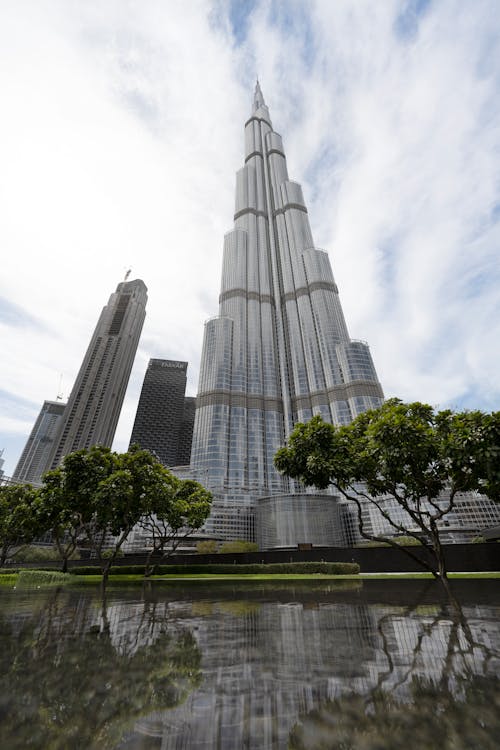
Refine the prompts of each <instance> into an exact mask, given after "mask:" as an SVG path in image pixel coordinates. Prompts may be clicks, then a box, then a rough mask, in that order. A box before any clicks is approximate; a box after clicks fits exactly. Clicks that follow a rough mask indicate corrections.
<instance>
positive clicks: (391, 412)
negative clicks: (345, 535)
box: [275, 399, 500, 575]
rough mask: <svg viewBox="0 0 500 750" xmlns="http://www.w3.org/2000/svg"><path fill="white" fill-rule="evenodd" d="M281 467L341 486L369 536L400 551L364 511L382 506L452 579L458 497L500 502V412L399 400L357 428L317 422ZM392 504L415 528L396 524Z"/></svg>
mask: <svg viewBox="0 0 500 750" xmlns="http://www.w3.org/2000/svg"><path fill="white" fill-rule="evenodd" d="M275 465H276V467H277V469H278V470H279V471H280V472H281V473H283V474H286V475H288V476H290V477H293V478H295V479H298V480H300V481H301V482H303V483H304V484H305V485H312V486H316V487H320V488H326V487H328V486H329V485H333V486H334V487H335V488H336V489H337V490H338V491H339V492H340V493H341V494H342V495H343V496H344V497H346V498H348V499H349V500H351V501H353V502H355V503H356V505H357V508H358V520H359V527H360V532H361V534H362V535H363V536H365V537H366V538H369V539H380V538H383V540H384V541H387V542H388V543H393V544H394V542H393V541H392V540H391V538H390V537H380V536H375V535H373V534H369V533H367V531H366V529H365V528H364V526H363V516H362V503H363V502H364V503H369V504H370V505H371V506H375V507H376V509H377V510H378V511H379V512H380V513H381V515H382V516H383V517H384V518H385V520H386V522H387V523H388V524H389V525H390V526H391V527H392V530H393V533H394V534H398V533H399V534H401V533H403V534H411V535H413V536H416V537H418V538H419V539H420V540H421V541H422V543H423V544H424V546H426V547H427V549H428V550H429V552H430V553H431V554H432V556H433V557H434V558H435V560H436V561H437V568H436V567H433V568H432V570H433V572H434V573H435V574H440V575H446V571H445V569H444V559H443V554H442V549H441V543H440V539H439V528H438V523H439V521H441V519H443V518H444V516H446V514H447V513H449V512H450V511H451V510H452V508H453V507H454V505H455V498H456V494H457V492H467V491H474V490H477V491H480V492H482V493H483V494H485V495H487V496H488V497H490V498H491V499H493V500H495V501H496V502H498V501H500V412H494V413H491V414H486V413H484V412H481V411H470V412H467V411H464V412H457V413H455V412H452V411H450V410H446V411H435V410H434V409H433V407H432V406H429V405H428V404H422V403H420V402H415V403H410V404H405V403H403V402H402V401H400V400H398V399H391V400H389V401H386V402H385V403H384V404H383V405H382V406H381V407H380V408H379V409H374V410H370V411H366V412H364V413H363V414H360V415H359V416H358V417H357V418H356V419H354V420H353V421H352V422H351V423H350V424H349V425H344V426H340V427H338V426H335V425H332V424H329V423H327V422H324V421H323V420H322V419H321V417H320V416H315V417H313V418H312V419H311V420H310V421H309V422H307V423H306V424H302V423H300V424H297V425H296V427H295V429H294V431H293V432H292V434H291V436H290V439H289V440H288V444H287V446H286V447H284V448H281V449H280V450H279V451H278V452H277V453H276V456H275ZM388 498H390V499H391V500H392V501H395V502H396V503H397V504H398V505H399V506H400V507H401V508H402V509H403V510H404V511H405V513H406V514H407V517H408V522H403V521H401V520H399V521H396V520H395V519H394V517H393V516H391V514H390V513H389V512H388V511H387V510H386V506H387V502H386V501H387V499H388ZM414 529H416V530H417V531H416V533H415V532H414ZM408 554H410V556H412V557H415V555H414V554H413V553H412V552H411V551H408Z"/></svg>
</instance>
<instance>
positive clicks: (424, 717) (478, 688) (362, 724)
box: [288, 676, 500, 750]
mask: <svg viewBox="0 0 500 750" xmlns="http://www.w3.org/2000/svg"><path fill="white" fill-rule="evenodd" d="M495 691H497V695H498V680H497V678H496V677H494V676H489V677H486V676H475V677H472V678H471V679H470V680H469V681H468V682H467V683H466V684H465V685H464V687H463V692H462V694H461V696H460V698H459V699H457V697H456V694H455V691H454V690H452V689H450V688H448V689H443V688H442V686H440V685H435V684H433V683H431V682H426V681H423V680H419V679H415V680H414V681H412V683H411V699H410V700H409V701H402V700H397V699H396V698H393V697H392V695H390V694H388V693H386V692H384V691H382V690H378V691H377V692H375V693H373V694H372V695H371V696H370V701H369V704H368V705H367V702H366V699H365V698H363V696H360V695H346V696H344V697H343V698H339V699H338V700H335V701H329V702H327V703H325V704H323V705H322V706H321V707H320V708H319V709H317V710H314V711H311V712H310V713H309V714H307V716H305V717H304V718H303V719H302V721H301V723H300V724H297V725H296V726H295V727H294V728H293V730H292V732H291V734H290V742H289V746H288V747H289V750H306V749H307V750H333V749H334V748H339V750H340V749H341V750H375V749H376V750H379V749H380V748H384V750H401V748H419V750H433V749H434V748H436V749H437V748H439V750H472V749H473V748H474V749H476V750H497V748H498V738H499V737H500V712H499V708H500V705H499V703H500V701H498V700H497V701H496V702H495V701H494V700H492V699H491V696H492V695H494V694H495Z"/></svg>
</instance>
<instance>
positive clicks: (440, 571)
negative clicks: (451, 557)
mask: <svg viewBox="0 0 500 750" xmlns="http://www.w3.org/2000/svg"><path fill="white" fill-rule="evenodd" d="M430 527H431V528H430V531H431V536H432V548H433V550H434V555H435V556H436V562H437V571H436V572H437V577H438V578H439V579H440V580H441V581H445V580H446V579H447V578H448V573H447V571H446V561H445V559H444V549H443V545H442V544H441V539H440V538H439V530H438V527H437V524H436V521H435V520H434V519H431V523H430Z"/></svg>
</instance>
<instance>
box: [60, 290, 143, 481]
mask: <svg viewBox="0 0 500 750" xmlns="http://www.w3.org/2000/svg"><path fill="white" fill-rule="evenodd" d="M147 299H148V297H147V287H146V285H145V284H144V282H143V281H141V280H140V279H136V280H135V281H123V282H122V283H121V284H118V286H117V288H116V292H114V293H113V294H112V295H111V297H110V298H109V302H108V304H107V305H106V307H104V309H103V311H102V313H101V316H100V318H99V320H98V323H97V326H96V329H95V331H94V335H93V336H92V339H91V341H90V344H89V347H88V349H87V353H86V354H85V357H84V360H83V362H82V366H81V367H80V371H79V373H78V376H77V378H76V381H75V384H74V386H73V390H72V391H71V395H70V397H69V399H68V404H67V406H66V409H65V410H64V414H63V416H62V419H61V424H60V427H59V432H58V436H57V439H56V440H55V442H54V446H53V449H52V451H51V456H50V467H51V468H55V467H56V466H58V465H59V464H60V462H61V460H62V458H63V457H64V456H66V455H67V454H68V453H72V452H73V451H76V450H80V449H81V448H90V447H91V446H92V445H104V446H111V444H112V442H113V438H114V435H115V430H116V425H117V423H118V418H119V416H120V411H121V408H122V404H123V399H124V397H125V391H126V389H127V384H128V379H129V377H130V371H131V370H132V365H133V362H134V358H135V353H136V351H137V345H138V343H139V337H140V335H141V331H142V326H143V323H144V318H145V316H146V302H147Z"/></svg>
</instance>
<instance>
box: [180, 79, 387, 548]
mask: <svg viewBox="0 0 500 750" xmlns="http://www.w3.org/2000/svg"><path fill="white" fill-rule="evenodd" d="M382 400H383V393H382V389H381V386H380V384H379V382H378V379H377V375H376V372H375V368H374V365H373V362H372V358H371V355H370V351H369V348H368V346H367V344H366V343H364V342H362V341H354V340H352V339H351V338H350V337H349V333H348V331H347V326H346V323H345V320H344V315H343V312H342V308H341V305H340V301H339V295H338V289H337V286H336V284H335V281H334V278H333V274H332V270H331V267H330V261H329V258H328V255H327V254H326V252H324V251H322V250H318V249H317V248H315V247H314V243H313V239H312V235H311V229H310V226H309V219H308V215H307V208H306V206H305V203H304V198H303V195H302V189H301V187H300V185H299V184H297V183H296V182H292V181H290V180H289V178H288V172H287V165H286V159H285V154H284V151H283V143H282V140H281V137H280V136H279V135H278V133H276V132H275V131H274V130H273V127H272V124H271V120H270V117H269V111H268V108H267V106H266V105H265V102H264V98H263V96H262V92H261V90H260V86H259V84H258V83H257V86H256V89H255V96H254V102H253V112H252V114H251V116H250V118H249V119H248V120H247V122H246V123H245V164H244V166H243V168H242V169H241V170H240V171H239V172H238V173H237V183H236V206H235V214H234V229H233V230H232V231H231V232H229V234H227V235H226V237H225V242H224V256H223V266H222V285H221V294H220V298H219V315H218V316H217V317H216V318H213V319H211V320H209V321H208V322H207V323H206V325H205V336H204V343H203V352H202V360H201V370H200V382H199V391H198V397H197V409H196V417H195V427H194V434H193V447H192V457H191V466H192V471H193V474H194V475H195V474H196V473H198V474H199V476H200V477H202V479H201V480H200V481H204V482H205V484H207V486H208V487H209V488H210V489H211V490H212V492H213V493H214V495H215V502H214V504H213V510H212V515H211V519H210V520H209V522H208V524H207V529H208V530H209V531H211V532H212V533H213V534H214V536H218V537H219V538H242V537H246V538H251V537H252V536H253V533H254V531H253V515H254V510H255V508H256V507H257V500H258V498H263V497H266V496H267V497H269V496H281V497H282V498H285V499H286V500H287V501H289V502H290V503H292V505H293V508H292V507H291V506H290V507H289V511H290V513H292V515H294V517H296V516H297V513H300V512H301V511H300V509H299V508H298V506H297V500H298V494H300V493H302V494H303V493H304V490H303V489H300V488H297V485H296V484H294V483H293V482H291V481H290V480H288V479H286V478H284V477H282V476H280V475H279V474H278V473H277V471H276V470H275V468H274V465H273V457H274V454H275V452H276V450H277V449H278V448H279V447H280V446H282V445H283V444H284V442H285V439H286V438H287V436H288V435H289V434H290V432H291V430H292V428H293V426H294V424H295V423H297V422H299V421H300V422H302V421H305V420H308V419H309V418H310V417H312V416H313V415H314V414H321V415H322V417H323V418H324V419H325V420H327V421H329V422H333V423H337V424H346V423H348V422H349V421H350V420H352V419H353V418H354V417H355V416H356V415H357V414H359V413H360V412H363V411H364V410H366V409H368V408H372V407H376V406H379V405H380V404H381V403H382ZM322 500H324V498H321V497H318V498H317V501H318V503H320V505H321V502H322ZM309 502H310V504H309V507H310V508H312V507H313V498H312V497H311V498H309ZM332 506H333V503H332V501H331V499H329V500H328V511H327V512H328V513H329V512H330V510H329V509H331V508H332ZM322 512H323V510H322V509H321V507H320V506H318V509H317V512H316V520H318V519H320V517H321V514H322ZM337 521H338V519H336V520H335V523H337ZM321 525H322V523H321V522H320V526H321ZM304 533H305V534H306V535H307V534H309V533H310V531H307V530H306V531H305V532H304ZM311 533H312V532H311ZM303 541H307V539H304V540H303Z"/></svg>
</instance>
